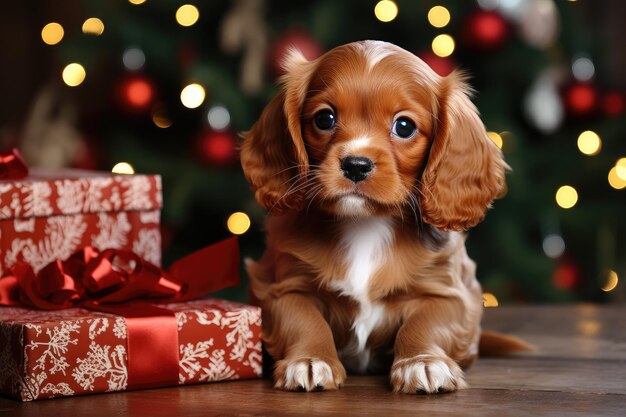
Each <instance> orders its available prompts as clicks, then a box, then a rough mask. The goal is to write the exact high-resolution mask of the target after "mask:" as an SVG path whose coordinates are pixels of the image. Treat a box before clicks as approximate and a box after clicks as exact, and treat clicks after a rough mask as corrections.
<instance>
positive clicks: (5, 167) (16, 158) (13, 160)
mask: <svg viewBox="0 0 626 417" xmlns="http://www.w3.org/2000/svg"><path fill="white" fill-rule="evenodd" d="M27 175H28V167H27V166H26V162H24V158H22V155H21V154H20V151H18V150H17V149H15V148H13V149H11V150H10V151H8V152H6V151H5V152H0V180H19V179H22V178H24V177H26V176H27Z"/></svg>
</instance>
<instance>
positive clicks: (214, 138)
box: [199, 131, 237, 165]
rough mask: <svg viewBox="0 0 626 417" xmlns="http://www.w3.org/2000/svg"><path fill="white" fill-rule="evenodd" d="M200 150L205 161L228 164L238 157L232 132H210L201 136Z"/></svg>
mask: <svg viewBox="0 0 626 417" xmlns="http://www.w3.org/2000/svg"><path fill="white" fill-rule="evenodd" d="M199 145H200V146H199V147H200V152H201V154H202V157H203V159H204V160H205V161H207V162H209V163H211V164H216V165H226V164H230V163H231V162H233V161H234V160H235V159H236V157H237V146H236V141H235V138H234V136H233V134H232V133H230V132H213V131H211V132H209V133H207V134H205V135H204V136H202V137H201V138H200V143H199Z"/></svg>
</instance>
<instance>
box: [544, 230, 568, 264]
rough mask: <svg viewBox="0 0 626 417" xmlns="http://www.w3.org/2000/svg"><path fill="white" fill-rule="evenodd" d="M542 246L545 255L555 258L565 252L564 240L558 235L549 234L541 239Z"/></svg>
mask: <svg viewBox="0 0 626 417" xmlns="http://www.w3.org/2000/svg"><path fill="white" fill-rule="evenodd" d="M542 248H543V252H544V253H545V254H546V256H548V257H549V258H553V259H556V258H558V257H560V256H561V255H563V253H564V252H565V241H564V240H563V238H562V237H561V236H560V235H557V234H551V235H548V236H546V237H545V238H544V239H543V244H542Z"/></svg>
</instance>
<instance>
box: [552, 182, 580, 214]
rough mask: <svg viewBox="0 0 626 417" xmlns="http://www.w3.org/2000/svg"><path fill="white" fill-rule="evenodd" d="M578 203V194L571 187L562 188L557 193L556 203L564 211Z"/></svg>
mask: <svg viewBox="0 0 626 417" xmlns="http://www.w3.org/2000/svg"><path fill="white" fill-rule="evenodd" d="M577 202H578V193H577V192H576V189H575V188H574V187H572V186H570V185H564V186H562V187H560V188H559V189H558V190H557V192H556V203H557V204H558V205H559V207H562V208H564V209H568V208H572V207H574V206H575V205H576V203H577Z"/></svg>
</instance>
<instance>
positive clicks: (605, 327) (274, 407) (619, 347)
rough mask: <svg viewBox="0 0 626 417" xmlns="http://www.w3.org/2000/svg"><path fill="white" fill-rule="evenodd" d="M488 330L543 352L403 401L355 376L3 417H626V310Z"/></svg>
mask: <svg viewBox="0 0 626 417" xmlns="http://www.w3.org/2000/svg"><path fill="white" fill-rule="evenodd" d="M483 327H484V328H485V329H489V330H497V331H504V332H506V333H509V334H515V335H516V336H519V337H522V338H524V339H525V340H527V341H529V342H531V343H533V344H535V345H537V346H538V350H537V351H536V352H532V353H528V354H524V355H517V356H513V357H507V358H481V359H480V360H479V361H478V362H477V363H476V365H474V367H473V368H471V369H470V371H469V372H468V381H469V384H470V386H471V388H470V389H468V390H464V391H460V392H457V393H453V394H445V395H438V396H418V395H413V396H407V395H402V394H393V393H391V392H390V390H389V384H388V380H387V377H386V376H367V377H362V376H360V377H359V376H349V377H348V381H347V384H346V386H345V387H344V388H342V389H341V390H340V391H335V392H331V391H329V392H315V393H287V392H281V391H277V390H274V389H273V388H272V384H271V381H268V380H254V381H235V382H224V383H214V384H206V385H194V386H188V387H181V388H165V389H157V390H147V391H135V392H124V393H115V394H100V395H92V396H83V397H74V398H62V399H53V400H44V401H37V402H32V403H20V402H17V401H13V400H9V399H4V398H0V417H1V416H11V417H13V416H15V417H21V416H24V417H34V416H46V417H47V416H51V417H53V416H83V415H84V416H142V417H143V416H149V417H160V416H163V417H165V416H167V417H170V416H177V415H184V416H228V415H241V416H269V415H291V416H311V415H324V416H330V415H334V416H345V415H359V416H381V415H393V416H404V415H407V416H408V415H411V416H416V415H424V416H435V415H436V416H458V415H463V416H481V417H490V416H494V417H495V416H497V417H506V416H625V415H626V307H621V306H619V307H616V306H606V307H597V306H584V305H577V306H534V307H530V306H529V307H501V308H497V309H489V310H487V312H486V315H485V320H484V326H483Z"/></svg>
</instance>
